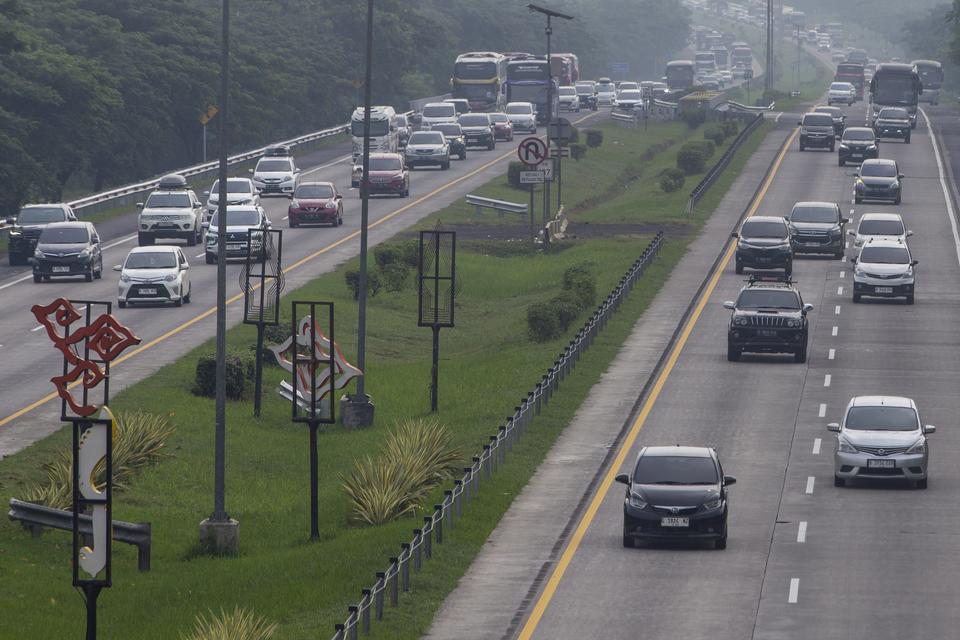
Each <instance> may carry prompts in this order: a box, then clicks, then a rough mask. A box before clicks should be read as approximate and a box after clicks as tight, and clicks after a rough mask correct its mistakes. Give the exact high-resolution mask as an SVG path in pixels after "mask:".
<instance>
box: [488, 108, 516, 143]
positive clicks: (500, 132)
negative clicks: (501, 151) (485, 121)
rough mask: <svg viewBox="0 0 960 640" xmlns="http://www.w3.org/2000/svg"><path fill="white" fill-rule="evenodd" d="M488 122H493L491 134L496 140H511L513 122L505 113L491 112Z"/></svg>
mask: <svg viewBox="0 0 960 640" xmlns="http://www.w3.org/2000/svg"><path fill="white" fill-rule="evenodd" d="M490 122H491V123H492V124H493V135H494V136H496V138H497V140H508V141H509V140H513V123H512V122H510V120H509V119H508V118H507V114H505V113H491V114H490Z"/></svg>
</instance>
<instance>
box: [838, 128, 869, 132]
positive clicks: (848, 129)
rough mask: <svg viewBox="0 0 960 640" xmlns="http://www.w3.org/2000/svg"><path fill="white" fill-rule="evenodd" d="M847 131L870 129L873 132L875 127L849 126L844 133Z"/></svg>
mask: <svg viewBox="0 0 960 640" xmlns="http://www.w3.org/2000/svg"><path fill="white" fill-rule="evenodd" d="M847 131H869V132H870V133H873V129H871V128H870V127H847V128H846V129H844V130H843V132H844V133H846V132H847Z"/></svg>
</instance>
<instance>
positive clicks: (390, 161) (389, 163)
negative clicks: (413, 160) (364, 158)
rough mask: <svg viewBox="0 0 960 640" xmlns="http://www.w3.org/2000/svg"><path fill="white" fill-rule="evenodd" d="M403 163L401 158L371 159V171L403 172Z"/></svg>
mask: <svg viewBox="0 0 960 640" xmlns="http://www.w3.org/2000/svg"><path fill="white" fill-rule="evenodd" d="M401 170H403V161H402V160H400V158H370V171H401Z"/></svg>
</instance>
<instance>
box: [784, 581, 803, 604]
mask: <svg viewBox="0 0 960 640" xmlns="http://www.w3.org/2000/svg"><path fill="white" fill-rule="evenodd" d="M799 593H800V578H790V594H789V595H788V596H787V604H797V596H798V595H799Z"/></svg>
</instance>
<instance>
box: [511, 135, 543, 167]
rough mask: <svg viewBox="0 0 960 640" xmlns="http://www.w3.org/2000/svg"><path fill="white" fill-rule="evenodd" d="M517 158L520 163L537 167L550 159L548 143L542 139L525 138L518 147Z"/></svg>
mask: <svg viewBox="0 0 960 640" xmlns="http://www.w3.org/2000/svg"><path fill="white" fill-rule="evenodd" d="M517 157H519V158H520V162H522V163H524V164H527V165H530V166H536V165H538V164H540V163H541V162H543V161H544V160H546V159H547V158H549V157H550V153H549V152H548V151H547V143H546V142H544V141H543V140H541V139H540V138H524V139H523V140H521V141H520V146H519V147H517Z"/></svg>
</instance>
